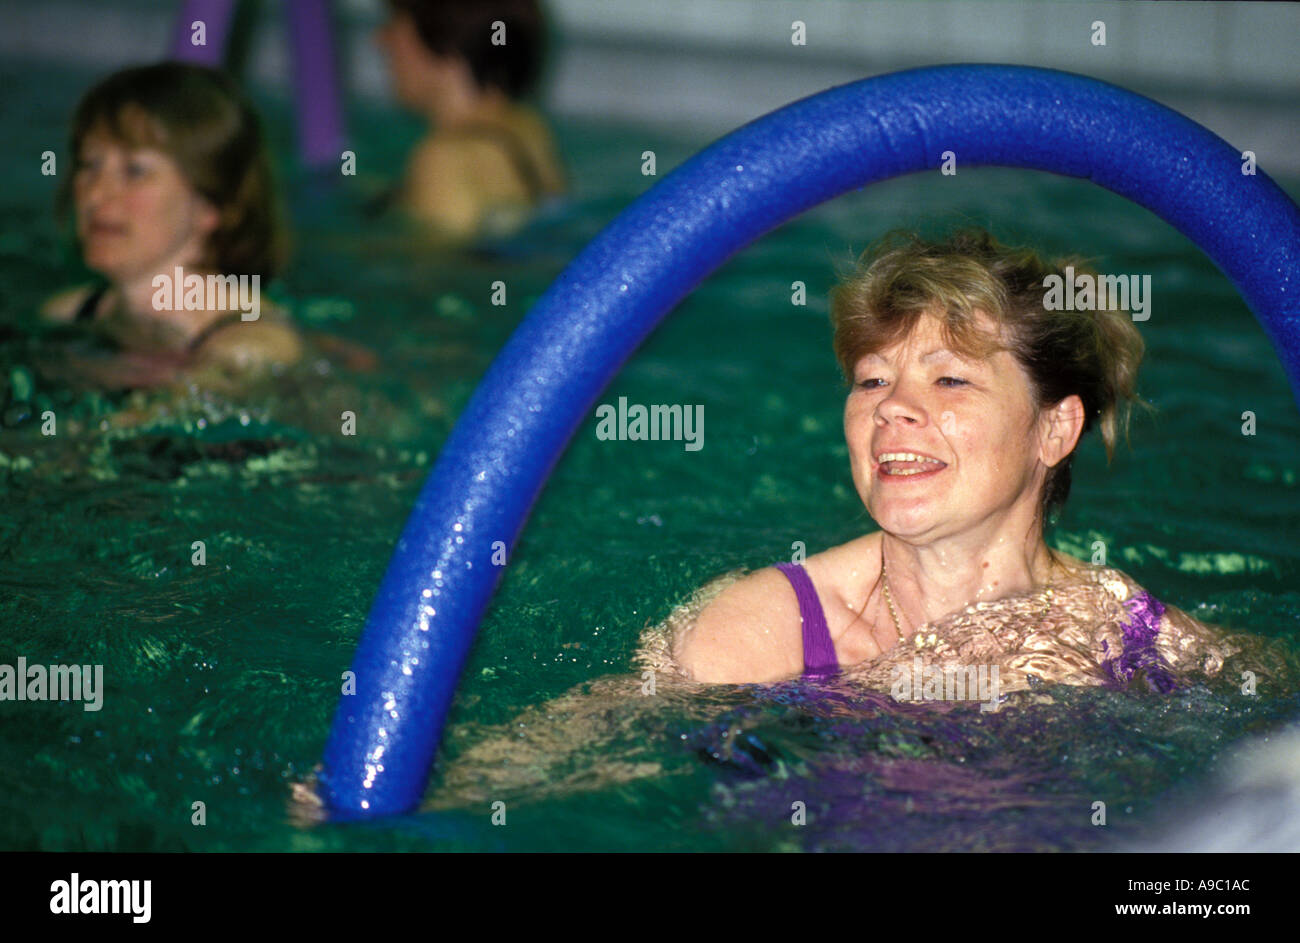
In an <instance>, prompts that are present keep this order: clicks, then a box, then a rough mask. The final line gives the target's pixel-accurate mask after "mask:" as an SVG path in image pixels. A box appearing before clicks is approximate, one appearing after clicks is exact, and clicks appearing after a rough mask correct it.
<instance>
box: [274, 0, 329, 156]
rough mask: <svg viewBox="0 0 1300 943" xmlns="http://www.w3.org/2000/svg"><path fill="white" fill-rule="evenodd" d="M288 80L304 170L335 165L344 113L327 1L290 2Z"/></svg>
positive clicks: (304, 0)
mask: <svg viewBox="0 0 1300 943" xmlns="http://www.w3.org/2000/svg"><path fill="white" fill-rule="evenodd" d="M287 12H288V16H289V35H290V37H291V41H292V42H293V79H294V87H295V90H296V94H297V99H298V148H299V151H300V153H301V154H302V161H303V163H304V164H305V165H306V166H308V167H320V166H323V165H328V164H331V163H334V162H336V161H338V160H339V155H340V153H341V152H342V150H343V109H342V105H341V103H340V98H339V83H338V75H337V72H336V71H335V68H334V43H333V38H332V35H331V31H330V21H329V4H328V3H327V2H326V0H289V4H288V11H287Z"/></svg>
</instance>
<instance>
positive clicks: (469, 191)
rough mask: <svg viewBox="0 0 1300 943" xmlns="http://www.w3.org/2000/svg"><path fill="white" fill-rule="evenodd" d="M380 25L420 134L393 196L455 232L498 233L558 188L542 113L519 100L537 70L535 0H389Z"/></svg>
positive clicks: (540, 37)
mask: <svg viewBox="0 0 1300 943" xmlns="http://www.w3.org/2000/svg"><path fill="white" fill-rule="evenodd" d="M389 8H390V10H391V17H390V18H389V20H388V22H387V23H386V24H385V25H384V26H383V27H382V29H381V30H380V32H379V42H380V44H381V46H382V47H383V48H384V50H385V51H386V53H387V55H388V61H389V66H390V68H391V70H392V74H393V81H394V84H395V90H396V94H397V97H398V99H399V100H400V101H401V102H402V104H403V105H405V106H407V107H409V108H411V109H412V110H414V111H416V112H418V113H419V114H421V115H422V116H424V117H425V118H426V119H427V120H428V123H429V133H428V134H427V135H426V136H425V138H424V140H423V141H421V142H420V144H419V145H418V146H417V147H416V148H415V151H414V153H412V155H411V157H410V160H409V161H408V163H407V167H406V174H405V178H404V180H403V182H402V185H401V187H400V188H399V190H398V191H397V193H396V194H395V198H396V205H397V206H398V207H399V208H400V209H402V210H403V211H405V212H407V213H409V214H411V215H412V216H414V217H415V218H417V219H419V220H421V221H422V222H424V223H426V224H428V226H429V227H430V228H431V229H433V230H434V231H435V233H436V234H437V235H440V236H442V237H444V238H448V239H450V240H454V241H470V240H473V239H475V238H478V237H481V236H487V237H492V236H502V235H508V234H509V233H511V232H514V231H516V230H518V229H519V228H520V227H522V226H523V225H524V224H525V223H526V222H527V221H528V219H529V218H530V217H531V215H532V212H533V210H535V209H536V208H537V207H538V206H539V205H541V204H542V203H543V202H545V201H546V200H547V199H548V198H551V197H555V196H557V195H559V194H561V193H563V192H564V190H565V188H566V185H565V179H564V171H563V169H562V167H561V164H560V160H559V158H558V156H557V155H556V151H555V145H554V142H553V141H552V138H551V133H550V131H549V129H548V128H547V125H546V122H545V121H544V120H543V119H542V118H541V116H540V115H538V113H537V112H536V111H534V110H533V109H532V108H530V107H529V106H527V105H526V104H524V103H523V101H522V100H521V99H522V98H523V96H524V95H526V94H527V93H528V92H529V91H530V90H531V89H532V88H533V86H534V85H535V84H536V81H537V77H538V74H539V72H540V69H541V62H542V51H543V45H544V39H545V36H544V23H543V19H542V13H541V9H540V7H539V5H538V3H537V2H536V0H389Z"/></svg>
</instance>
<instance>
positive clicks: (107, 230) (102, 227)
mask: <svg viewBox="0 0 1300 943" xmlns="http://www.w3.org/2000/svg"><path fill="white" fill-rule="evenodd" d="M86 233H87V235H91V236H122V235H125V234H126V224H125V223H104V222H98V221H93V222H91V223H90V224H89V225H88V226H86Z"/></svg>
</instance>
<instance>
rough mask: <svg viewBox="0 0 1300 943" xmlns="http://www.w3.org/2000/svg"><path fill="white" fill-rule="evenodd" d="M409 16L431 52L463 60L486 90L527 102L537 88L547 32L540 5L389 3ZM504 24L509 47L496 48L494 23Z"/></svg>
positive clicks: (521, 0) (518, 1)
mask: <svg viewBox="0 0 1300 943" xmlns="http://www.w3.org/2000/svg"><path fill="white" fill-rule="evenodd" d="M388 5H389V7H390V8H391V9H392V10H393V11H394V12H397V13H405V14H406V15H408V16H409V17H411V19H412V21H414V23H415V31H416V33H417V34H418V35H419V37H420V40H421V42H423V43H424V45H425V46H426V47H428V49H429V51H430V52H432V53H434V54H435V55H438V56H459V57H461V58H462V59H464V60H465V62H466V64H467V65H468V66H469V70H470V74H471V75H473V77H474V81H475V82H476V83H477V84H478V86H479V88H481V89H484V90H486V89H490V88H495V89H499V90H500V91H502V92H504V93H505V94H506V95H507V96H509V97H510V98H522V97H523V96H524V95H527V94H528V93H529V92H530V91H531V90H532V89H533V87H534V86H535V85H536V84H537V79H538V76H539V75H540V74H541V70H542V58H543V54H544V53H545V45H546V31H545V23H544V21H543V18H542V9H541V5H540V4H539V3H538V0H388ZM498 21H500V22H501V23H503V24H504V25H505V38H506V42H505V44H504V45H501V46H495V45H493V44H492V36H493V33H494V27H493V24H494V23H496V22H498Z"/></svg>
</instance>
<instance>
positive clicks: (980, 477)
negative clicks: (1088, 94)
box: [640, 231, 1240, 691]
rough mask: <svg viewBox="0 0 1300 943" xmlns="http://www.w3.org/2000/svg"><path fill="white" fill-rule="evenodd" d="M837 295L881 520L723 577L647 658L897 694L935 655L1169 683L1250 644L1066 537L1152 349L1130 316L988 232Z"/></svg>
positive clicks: (838, 322)
mask: <svg viewBox="0 0 1300 943" xmlns="http://www.w3.org/2000/svg"><path fill="white" fill-rule="evenodd" d="M864 258H865V259H866V260H867V261H866V262H864V264H863V265H862V266H861V267H860V268H859V269H858V270H857V271H856V272H855V273H854V274H853V275H851V276H850V277H849V278H848V279H847V280H845V281H844V282H843V283H842V284H841V285H839V286H838V287H837V288H836V289H835V291H834V292H833V295H832V305H831V308H832V313H831V317H832V321H833V323H834V328H835V341H834V345H835V353H836V357H837V359H838V361H839V363H840V366H841V369H842V370H843V372H844V374H845V377H846V379H847V380H848V381H849V382H850V384H851V386H850V388H849V392H848V394H847V398H846V400H845V404H844V435H845V440H846V442H847V444H848V451H849V464H850V469H851V472H852V477H853V483H854V486H855V488H856V490H857V492H858V495H859V497H860V498H861V500H862V503H863V505H864V506H865V508H866V511H867V513H868V514H869V515H870V516H871V518H872V519H873V520H874V521H875V522H876V524H877V525H878V526H879V530H876V531H874V532H872V533H868V534H865V535H863V536H861V537H858V538H857V539H855V540H851V541H849V542H848V543H846V544H842V545H840V546H837V547H832V548H831V549H829V550H826V551H824V552H822V553H818V554H815V555H813V556H811V557H809V558H808V559H807V560H806V561H804V562H802V563H779V564H777V565H776V566H773V567H769V568H765V569H762V570H759V571H757V572H754V573H752V574H749V575H747V576H743V578H738V574H735V573H732V574H728V575H727V576H725V577H722V578H720V579H718V580H716V581H714V582H713V583H712V584H710V585H709V586H706V587H704V588H703V589H702V590H701V591H700V592H699V593H698V594H697V595H696V598H695V599H694V600H693V601H692V603H691V604H689V605H687V606H685V607H683V608H681V609H679V610H678V611H677V612H676V613H675V614H674V616H673V617H671V618H670V619H669V620H668V623H666V625H665V626H664V627H660V629H659V630H655V631H652V632H651V633H649V634H648V635H647V637H646V639H645V643H644V647H643V650H642V654H641V658H640V660H641V662H642V664H643V666H648V667H653V668H656V669H657V670H663V671H667V672H670V673H673V674H677V675H683V676H685V677H687V678H690V679H693V680H695V681H704V682H716V683H745V682H769V681H778V680H783V679H788V678H794V677H798V676H800V675H801V674H802V675H804V676H805V677H824V676H829V675H833V674H837V673H843V674H844V675H846V676H848V677H851V678H857V679H862V680H864V681H868V682H872V683H873V684H874V685H878V686H888V685H889V684H890V682H891V680H893V679H895V678H896V677H897V673H898V671H899V670H900V666H905V669H906V670H908V671H911V670H913V666H914V664H915V660H916V659H917V658H921V659H922V660H923V661H924V662H925V663H926V664H933V665H936V666H939V665H945V664H946V665H975V664H981V665H989V666H992V667H995V668H1000V669H1001V676H1002V679H1003V680H1002V688H1003V690H1014V689H1016V688H1017V687H1023V686H1024V685H1025V683H1026V681H1027V679H1028V677H1029V676H1034V677H1037V678H1040V679H1042V680H1046V681H1061V682H1067V683H1074V684H1100V683H1106V682H1116V681H1118V682H1127V681H1129V680H1132V679H1134V678H1136V677H1142V676H1144V677H1145V679H1146V681H1147V683H1148V684H1150V685H1151V686H1152V687H1153V688H1155V689H1157V690H1160V691H1168V690H1172V689H1174V688H1175V687H1176V686H1177V684H1178V680H1177V679H1178V678H1179V677H1180V676H1181V675H1182V674H1183V673H1185V672H1203V673H1208V674H1214V673H1217V672H1218V671H1219V670H1221V668H1222V666H1223V663H1224V659H1225V658H1226V657H1228V656H1229V655H1232V654H1233V653H1234V652H1237V651H1239V650H1240V646H1238V645H1235V644H1234V642H1235V639H1233V640H1229V639H1228V638H1227V637H1225V636H1224V634H1223V633H1222V632H1221V631H1220V630H1218V629H1215V628H1213V627H1211V626H1207V625H1204V624H1202V623H1200V622H1198V621H1196V620H1194V619H1192V618H1191V617H1189V616H1188V615H1186V614H1185V613H1183V612H1181V611H1180V610H1178V609H1176V608H1174V607H1172V606H1166V605H1165V604H1163V603H1161V602H1160V601H1159V600H1157V599H1155V597H1153V596H1151V595H1150V594H1149V593H1147V592H1145V591H1144V590H1143V589H1142V588H1141V587H1140V586H1138V585H1137V584H1136V583H1135V582H1134V581H1133V580H1132V579H1130V578H1129V577H1128V576H1126V575H1125V574H1124V573H1121V572H1120V571H1118V570H1115V569H1111V568H1108V567H1106V566H1100V565H1090V564H1087V563H1084V562H1083V561H1080V560H1077V559H1074V558H1073V557H1070V556H1068V555H1066V554H1064V553H1060V552H1058V551H1054V550H1052V549H1051V548H1049V547H1048V546H1047V544H1046V542H1045V541H1044V538H1043V527H1044V523H1045V521H1046V520H1047V518H1048V517H1049V516H1050V515H1051V514H1052V513H1053V512H1054V511H1056V510H1058V509H1059V508H1061V507H1062V506H1063V505H1064V503H1065V501H1066V498H1067V497H1068V495H1069V490H1070V465H1071V461H1072V459H1073V457H1074V455H1075V450H1076V447H1077V445H1078V443H1079V440H1080V437H1081V436H1083V435H1084V434H1086V433H1087V432H1088V431H1090V430H1091V429H1094V428H1096V429H1097V430H1098V431H1099V432H1100V434H1101V436H1102V439H1103V442H1104V444H1105V446H1106V451H1107V455H1108V457H1109V456H1110V455H1111V454H1112V452H1113V449H1114V445H1115V442H1116V439H1117V436H1118V433H1119V431H1120V430H1121V429H1125V428H1127V418H1128V411H1129V408H1130V405H1131V404H1132V403H1133V402H1139V401H1138V400H1137V396H1136V379H1137V369H1138V364H1139V362H1140V361H1141V358H1142V352H1143V342H1142V338H1141V336H1140V335H1139V333H1138V331H1137V329H1136V328H1135V327H1134V326H1133V323H1132V321H1131V319H1130V318H1129V316H1128V314H1126V313H1125V312H1124V311H1121V310H1114V309H1112V310H1101V311H1095V312H1094V311H1074V310H1049V309H1048V307H1047V306H1046V305H1045V304H1044V298H1045V288H1044V283H1045V280H1046V279H1048V278H1050V276H1052V275H1059V274H1060V272H1061V271H1062V270H1063V268H1064V266H1065V265H1066V264H1067V263H1069V264H1073V265H1074V266H1075V267H1076V268H1079V267H1081V263H1080V261H1079V260H1077V259H1071V260H1061V261H1060V262H1058V263H1054V264H1049V263H1046V262H1044V261H1043V260H1041V259H1040V258H1039V257H1038V256H1037V255H1036V254H1035V253H1034V252H1032V251H1029V250H1023V249H1011V248H1007V247H1004V246H1001V245H999V244H998V243H997V242H996V241H995V240H994V239H993V238H992V237H991V236H989V235H988V234H987V233H984V232H981V231H971V232H963V233H959V234H957V235H955V236H953V237H952V238H950V239H948V240H947V241H944V242H941V243H930V242H925V241H922V240H920V239H919V238H917V237H915V236H911V235H904V234H891V235H890V236H888V237H886V239H885V240H884V241H882V243H881V244H880V245H879V246H878V247H877V248H876V249H875V250H874V251H873V252H870V253H868V256H867V257H864Z"/></svg>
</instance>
